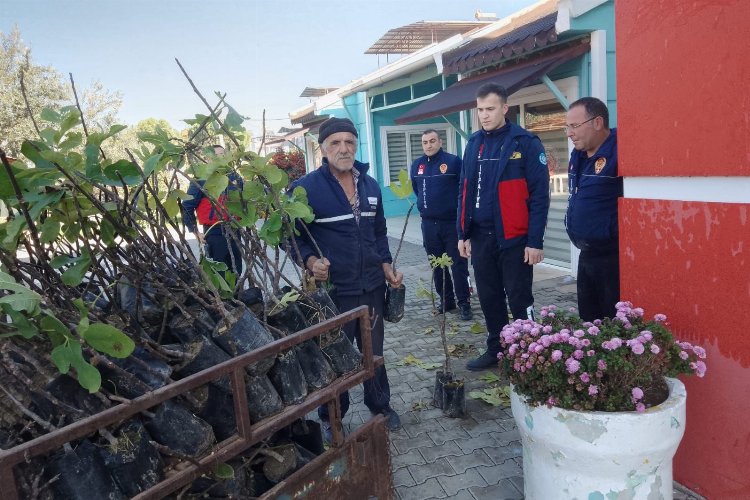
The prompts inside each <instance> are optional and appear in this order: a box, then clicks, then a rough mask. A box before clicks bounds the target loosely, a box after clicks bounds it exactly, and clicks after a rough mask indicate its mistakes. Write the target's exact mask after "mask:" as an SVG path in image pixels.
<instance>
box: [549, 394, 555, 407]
mask: <svg viewBox="0 0 750 500" xmlns="http://www.w3.org/2000/svg"><path fill="white" fill-rule="evenodd" d="M556 403H557V400H556V399H555V398H553V397H552V396H550V397H549V398H547V406H550V407H551V406H555V404H556Z"/></svg>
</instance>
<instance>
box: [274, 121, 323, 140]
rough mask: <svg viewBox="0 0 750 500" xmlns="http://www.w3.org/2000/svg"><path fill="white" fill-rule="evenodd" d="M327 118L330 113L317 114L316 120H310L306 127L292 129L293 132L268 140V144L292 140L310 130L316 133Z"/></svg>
mask: <svg viewBox="0 0 750 500" xmlns="http://www.w3.org/2000/svg"><path fill="white" fill-rule="evenodd" d="M327 119H328V115H326V116H316V117H315V119H314V120H312V121H310V122H308V123H307V124H306V125H305V126H304V127H302V128H298V129H296V130H292V131H291V132H288V133H287V134H286V135H282V136H281V137H276V138H275V139H272V140H270V141H266V144H267V145H271V144H281V143H282V142H286V141H291V140H292V139H296V138H297V137H301V136H303V135H305V134H306V133H308V132H311V133H315V132H317V131H318V127H320V124H321V123H323V122H324V121H326V120H327Z"/></svg>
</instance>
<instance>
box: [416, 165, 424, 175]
mask: <svg viewBox="0 0 750 500" xmlns="http://www.w3.org/2000/svg"><path fill="white" fill-rule="evenodd" d="M423 174H424V163H420V164H419V168H417V175H423Z"/></svg>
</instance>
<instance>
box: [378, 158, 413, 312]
mask: <svg viewBox="0 0 750 500" xmlns="http://www.w3.org/2000/svg"><path fill="white" fill-rule="evenodd" d="M389 187H390V188H391V192H392V193H393V194H394V195H395V196H396V198H399V199H401V200H404V199H407V198H409V197H410V196H411V195H412V193H413V192H414V191H413V189H412V184H411V179H410V178H409V174H408V172H407V171H406V170H401V171H400V172H399V173H398V184H396V183H391V185H390V186H389ZM413 209H414V202H413V201H411V200H410V201H409V210H407V212H406V219H405V220H404V228H403V229H402V230H401V239H399V240H398V248H397V249H396V255H395V256H394V257H393V264H392V265H393V272H394V273H395V272H396V261H397V260H398V254H399V253H400V252H401V245H402V244H403V243H404V235H405V234H406V226H407V225H408V224H409V216H410V215H411V211H412V210H413ZM405 302H406V286H404V284H403V283H401V284H399V285H398V286H397V287H394V286H391V284H390V283H389V284H388V286H387V287H386V290H385V306H384V307H383V319H385V320H386V321H390V322H391V323H398V322H399V321H401V318H403V317H404V303H405Z"/></svg>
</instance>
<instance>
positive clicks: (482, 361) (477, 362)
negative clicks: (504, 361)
mask: <svg viewBox="0 0 750 500" xmlns="http://www.w3.org/2000/svg"><path fill="white" fill-rule="evenodd" d="M498 363H499V360H498V359H497V353H494V354H493V353H491V352H490V351H486V352H485V353H484V354H482V355H481V356H479V357H478V358H474V359H472V360H470V361H469V362H468V363H466V369H467V370H470V371H473V372H478V371H481V370H486V369H487V368H493V367H496V366H497V364H498Z"/></svg>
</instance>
